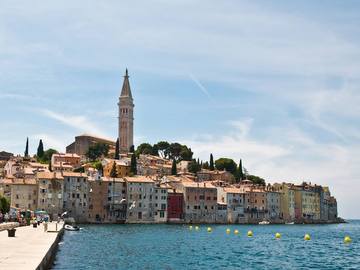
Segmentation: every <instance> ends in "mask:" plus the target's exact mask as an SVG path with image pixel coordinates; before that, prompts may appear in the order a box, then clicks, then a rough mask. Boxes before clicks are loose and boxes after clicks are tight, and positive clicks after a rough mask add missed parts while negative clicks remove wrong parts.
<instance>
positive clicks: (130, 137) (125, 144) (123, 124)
mask: <svg viewBox="0 0 360 270" xmlns="http://www.w3.org/2000/svg"><path fill="white" fill-rule="evenodd" d="M118 106H119V146H120V153H122V154H124V153H126V154H127V153H128V152H129V150H130V147H131V146H132V145H134V106H135V105H134V100H133V98H132V94H131V89H130V83H129V75H128V70H127V69H126V71H125V76H124V82H123V86H122V89H121V94H120V97H119V103H118Z"/></svg>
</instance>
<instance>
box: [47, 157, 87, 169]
mask: <svg viewBox="0 0 360 270" xmlns="http://www.w3.org/2000/svg"><path fill="white" fill-rule="evenodd" d="M78 167H80V156H79V155H78V154H75V153H66V154H64V153H58V154H53V155H52V157H51V168H52V170H53V171H73V169H75V168H78Z"/></svg>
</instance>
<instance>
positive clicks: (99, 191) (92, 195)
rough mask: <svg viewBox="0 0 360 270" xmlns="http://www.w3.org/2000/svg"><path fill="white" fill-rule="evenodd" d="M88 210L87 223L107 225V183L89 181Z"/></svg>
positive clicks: (96, 180) (95, 180)
mask: <svg viewBox="0 0 360 270" xmlns="http://www.w3.org/2000/svg"><path fill="white" fill-rule="evenodd" d="M88 184H89V209H88V217H87V221H88V222H90V223H107V222H109V221H108V218H107V217H108V213H109V211H108V184H109V181H106V180H105V181H103V179H102V178H100V179H89V180H88Z"/></svg>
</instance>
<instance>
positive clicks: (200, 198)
mask: <svg viewBox="0 0 360 270" xmlns="http://www.w3.org/2000/svg"><path fill="white" fill-rule="evenodd" d="M204 199H205V196H204V195H200V196H199V200H204ZM195 200H196V199H195Z"/></svg>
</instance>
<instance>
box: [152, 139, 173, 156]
mask: <svg viewBox="0 0 360 270" xmlns="http://www.w3.org/2000/svg"><path fill="white" fill-rule="evenodd" d="M154 146H156V147H157V150H158V154H159V156H160V157H162V158H169V147H170V144H169V143H168V142H166V141H160V142H158V143H157V144H155V145H154Z"/></svg>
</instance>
